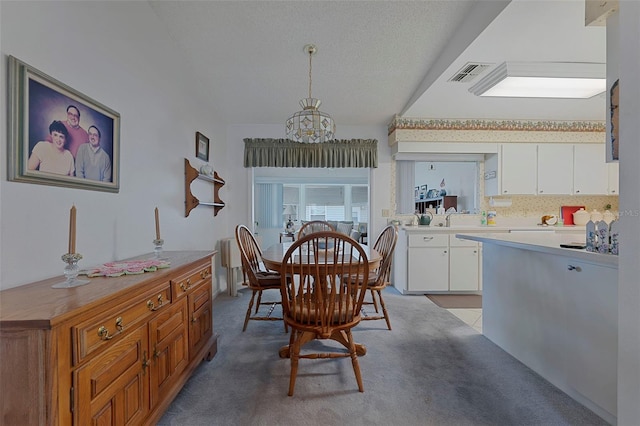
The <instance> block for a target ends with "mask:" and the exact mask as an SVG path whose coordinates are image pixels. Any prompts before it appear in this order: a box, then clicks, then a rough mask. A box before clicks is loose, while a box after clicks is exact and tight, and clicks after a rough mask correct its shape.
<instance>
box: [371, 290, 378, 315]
mask: <svg viewBox="0 0 640 426" xmlns="http://www.w3.org/2000/svg"><path fill="white" fill-rule="evenodd" d="M371 299H372V300H373V302H371V303H373V307H374V309H375V310H376V313H378V303H377V302H376V294H375V292H374V291H373V289H371Z"/></svg>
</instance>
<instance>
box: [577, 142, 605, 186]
mask: <svg viewBox="0 0 640 426" xmlns="http://www.w3.org/2000/svg"><path fill="white" fill-rule="evenodd" d="M573 149H574V151H573V182H574V183H573V193H574V194H576V195H605V194H609V167H608V166H609V164H607V163H606V162H605V155H606V154H605V144H576V145H574V146H573Z"/></svg>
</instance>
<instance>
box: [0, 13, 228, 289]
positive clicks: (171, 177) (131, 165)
mask: <svg viewBox="0 0 640 426" xmlns="http://www.w3.org/2000/svg"><path fill="white" fill-rule="evenodd" d="M0 10H1V15H0V18H1V29H0V47H1V51H2V67H1V80H2V81H1V84H0V86H1V87H2V92H3V94H2V99H3V101H2V102H0V105H1V107H0V128H1V129H3V130H2V135H1V137H2V144H1V145H2V146H0V150H1V151H2V153H6V152H7V151H6V145H7V135H6V132H5V130H4V129H6V124H7V123H6V112H7V110H6V108H7V106H6V102H5V101H4V99H6V97H5V93H4V88H5V87H7V86H6V85H7V82H6V78H7V55H13V56H15V57H17V58H18V59H20V60H22V61H24V62H26V63H27V64H29V65H31V66H33V67H35V68H37V69H39V70H40V71H42V72H44V73H46V74H48V75H50V76H51V77H53V78H55V79H57V80H59V81H61V82H63V83H65V84H67V85H69V86H71V87H72V88H74V89H76V90H78V91H79V92H81V93H83V94H85V95H87V96H89V97H90V98H93V99H95V100H97V101H99V102H101V103H102V104H104V105H106V106H108V107H110V108H112V109H113V110H115V111H117V112H118V113H120V115H121V133H120V140H121V147H120V148H121V159H120V160H121V162H120V170H121V172H120V185H121V189H120V192H119V193H118V194H110V193H105V192H97V191H88V190H81V189H70V188H59V187H53V186H43V185H34V184H26V183H17V182H8V181H7V171H6V161H4V158H5V155H6V154H5V155H1V157H2V158H3V161H1V162H0V176H1V180H0V207H1V209H0V236H1V238H0V240H1V243H0V288H2V289H5V288H10V287H14V286H18V285H21V284H25V283H28V282H31V281H34V280H38V279H43V278H48V277H51V276H54V275H61V274H62V270H63V267H64V264H63V262H62V261H61V260H60V256H61V255H62V254H63V253H65V252H66V251H67V250H66V248H67V241H68V223H69V216H68V215H69V209H70V207H71V205H72V204H75V205H76V207H77V210H78V213H77V251H78V252H80V253H81V254H82V255H83V256H84V259H83V260H82V261H81V262H80V264H81V266H86V267H88V266H92V265H96V264H100V263H103V262H106V261H111V260H116V259H123V258H127V257H131V256H134V255H140V254H143V253H148V252H151V251H152V250H153V246H152V240H153V239H154V236H155V232H154V217H153V210H154V207H156V206H157V207H158V208H159V210H160V221H161V231H162V237H163V238H164V240H165V249H166V250H184V249H197V250H211V249H214V247H215V245H216V242H217V240H218V239H219V238H220V235H221V232H220V229H221V228H224V227H226V221H227V220H228V217H230V216H227V214H226V211H225V209H223V210H222V212H221V213H220V214H218V216H217V217H216V218H215V219H214V217H213V211H212V210H211V209H210V208H207V207H198V208H196V209H195V210H193V211H192V212H191V214H190V216H189V217H188V218H185V217H184V167H183V161H184V160H183V158H185V157H186V158H189V159H190V160H192V161H193V162H194V163H197V162H196V161H194V160H195V148H194V146H195V132H196V131H200V132H202V133H204V134H205V135H207V136H208V137H209V138H210V139H211V146H212V151H211V157H210V158H213V161H212V164H213V166H214V168H215V169H216V170H218V171H219V173H220V174H221V175H222V176H223V177H225V178H226V176H225V175H226V174H227V171H228V166H227V164H228V162H227V161H226V146H225V144H224V136H225V134H224V127H222V126H220V125H218V124H216V118H215V117H216V113H215V109H214V107H213V106H212V104H211V103H210V102H209V101H208V100H206V99H202V98H201V97H200V94H199V93H200V91H199V87H198V86H199V85H198V84H197V82H196V81H195V80H194V78H192V77H191V76H190V75H189V69H188V66H186V64H185V61H184V60H183V58H182V57H181V54H180V52H179V51H178V50H177V49H176V48H175V46H174V44H173V42H172V41H171V39H170V38H169V37H168V35H167V33H166V31H164V29H163V26H162V24H161V23H160V22H159V21H158V20H157V19H156V18H155V14H154V13H153V11H152V10H151V8H150V7H149V6H148V3H147V2H48V1H43V2H31V1H29V2H9V1H3V2H0ZM81 124H82V122H81ZM230 186H231V185H230ZM225 189H226V187H225V188H223V190H222V191H221V196H223V197H224V194H225ZM211 198H212V196H211ZM203 201H205V200H203ZM218 262H219V261H218Z"/></svg>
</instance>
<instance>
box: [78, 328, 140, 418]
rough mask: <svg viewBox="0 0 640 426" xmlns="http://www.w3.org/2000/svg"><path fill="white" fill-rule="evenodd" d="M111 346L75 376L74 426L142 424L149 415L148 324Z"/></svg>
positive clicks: (130, 332) (80, 369)
mask: <svg viewBox="0 0 640 426" xmlns="http://www.w3.org/2000/svg"><path fill="white" fill-rule="evenodd" d="M114 340H115V339H114ZM110 343H111V344H110V345H109V346H108V347H107V348H106V349H104V350H103V351H101V353H100V354H99V355H98V356H96V357H95V358H93V359H91V360H89V361H87V362H86V363H85V365H83V366H82V367H80V368H79V369H78V370H77V371H76V372H75V373H74V376H75V378H74V383H75V384H74V388H75V392H74V395H75V396H74V401H75V404H74V410H73V411H74V414H75V416H76V418H75V421H74V424H77V425H114V426H116V425H139V424H142V423H143V420H144V418H145V416H146V415H147V412H148V410H149V374H148V371H147V366H148V365H149V352H148V343H149V336H148V328H147V324H146V323H145V324H143V325H141V326H140V327H138V328H137V329H135V330H131V331H128V332H127V334H126V335H125V336H123V337H122V338H121V339H120V340H117V341H111V342H110Z"/></svg>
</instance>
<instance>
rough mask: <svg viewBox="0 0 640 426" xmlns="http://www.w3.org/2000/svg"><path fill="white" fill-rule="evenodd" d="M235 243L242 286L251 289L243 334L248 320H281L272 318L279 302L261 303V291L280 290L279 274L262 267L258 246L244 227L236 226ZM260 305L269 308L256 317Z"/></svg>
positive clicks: (286, 328)
mask: <svg viewBox="0 0 640 426" xmlns="http://www.w3.org/2000/svg"><path fill="white" fill-rule="evenodd" d="M236 241H237V242H238V248H239V249H240V258H241V263H242V274H243V275H244V284H245V285H247V286H248V287H249V288H250V289H251V299H250V300H249V306H248V307H247V313H246V314H245V317H244V326H243V327H242V331H243V332H244V331H245V330H246V329H247V324H248V323H249V320H258V321H281V320H282V319H283V318H282V317H275V316H272V313H273V310H274V309H275V307H276V305H278V304H281V302H280V301H277V302H263V301H262V292H263V291H265V290H280V274H279V273H278V272H274V271H269V270H267V269H266V268H265V267H264V264H263V263H262V251H261V250H260V246H259V245H258V242H257V241H256V239H255V237H254V236H253V233H252V232H251V231H250V230H249V228H247V227H246V226H245V225H238V226H236ZM256 296H258V299H257V301H255V302H256V304H255V306H256V307H255V312H254V315H253V316H252V315H251V310H252V308H253V305H254V300H255V298H256ZM262 305H270V306H271V307H270V308H269V311H268V312H267V314H266V315H258V310H259V308H260V306H262ZM284 330H285V332H288V327H287V324H286V323H285V324H284Z"/></svg>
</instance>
